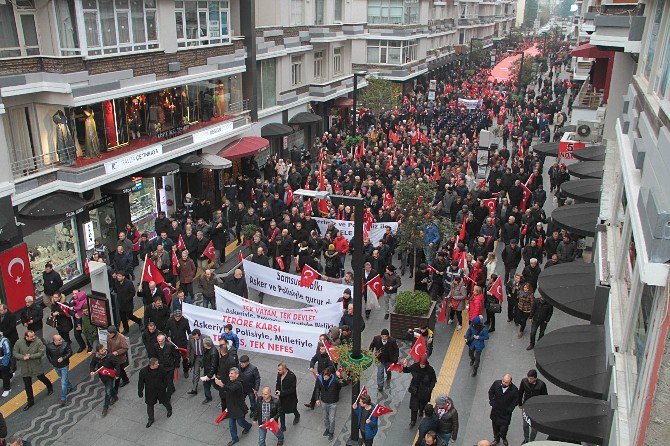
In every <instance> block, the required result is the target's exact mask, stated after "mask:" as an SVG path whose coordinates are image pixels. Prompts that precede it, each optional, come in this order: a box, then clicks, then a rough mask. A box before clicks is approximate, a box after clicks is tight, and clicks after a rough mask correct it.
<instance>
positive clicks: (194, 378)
mask: <svg viewBox="0 0 670 446" xmlns="http://www.w3.org/2000/svg"><path fill="white" fill-rule="evenodd" d="M204 351H205V347H204V346H203V345H202V334H201V333H200V330H199V329H197V328H196V329H194V330H193V331H192V332H191V335H190V336H189V338H188V345H187V347H186V362H188V367H189V368H190V369H191V390H189V391H188V392H186V393H188V394H189V395H197V394H198V383H199V382H200V371H201V370H202V355H203V353H204Z"/></svg>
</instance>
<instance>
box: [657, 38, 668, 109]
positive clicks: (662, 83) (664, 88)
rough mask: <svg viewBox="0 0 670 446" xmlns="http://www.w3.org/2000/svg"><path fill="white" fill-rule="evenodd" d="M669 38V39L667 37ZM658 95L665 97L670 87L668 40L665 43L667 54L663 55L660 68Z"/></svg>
mask: <svg viewBox="0 0 670 446" xmlns="http://www.w3.org/2000/svg"><path fill="white" fill-rule="evenodd" d="M666 40H667V39H666ZM658 78H659V85H658V95H659V96H660V97H661V98H662V99H663V98H665V97H666V96H665V95H666V93H667V92H668V89H670V43H668V42H666V44H665V55H664V56H663V62H662V64H661V66H660V69H659V70H658Z"/></svg>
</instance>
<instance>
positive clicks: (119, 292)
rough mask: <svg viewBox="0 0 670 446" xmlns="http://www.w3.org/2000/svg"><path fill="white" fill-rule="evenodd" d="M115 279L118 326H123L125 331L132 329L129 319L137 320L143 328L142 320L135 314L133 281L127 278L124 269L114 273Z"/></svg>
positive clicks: (140, 327)
mask: <svg viewBox="0 0 670 446" xmlns="http://www.w3.org/2000/svg"><path fill="white" fill-rule="evenodd" d="M112 277H113V278H114V279H115V280H114V292H115V293H116V304H117V305H118V309H119V319H120V321H119V323H118V324H117V328H123V332H124V333H126V334H127V333H128V332H129V331H130V325H128V320H131V321H133V322H135V323H136V324H137V326H138V328H139V329H140V330H142V320H141V319H140V318H139V317H137V316H135V315H134V314H133V311H134V310H135V302H134V301H135V287H134V286H133V283H132V282H131V281H130V280H128V279H127V278H126V275H125V273H124V272H123V271H117V272H116V273H114V274H113V275H112Z"/></svg>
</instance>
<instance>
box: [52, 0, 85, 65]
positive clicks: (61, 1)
mask: <svg viewBox="0 0 670 446" xmlns="http://www.w3.org/2000/svg"><path fill="white" fill-rule="evenodd" d="M53 5H54V10H55V16H56V29H58V44H59V46H60V54H61V56H75V55H78V54H80V52H81V51H80V49H79V38H78V36H77V19H76V17H77V15H76V13H75V8H74V2H71V1H68V0H54V2H53Z"/></svg>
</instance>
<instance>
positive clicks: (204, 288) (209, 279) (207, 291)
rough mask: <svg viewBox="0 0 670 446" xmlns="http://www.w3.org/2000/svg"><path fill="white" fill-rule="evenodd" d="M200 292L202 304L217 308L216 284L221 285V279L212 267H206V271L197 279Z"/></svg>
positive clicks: (206, 306)
mask: <svg viewBox="0 0 670 446" xmlns="http://www.w3.org/2000/svg"><path fill="white" fill-rule="evenodd" d="M196 281H197V283H198V286H199V287H200V292H201V293H202V299H203V302H202V305H203V306H204V307H205V308H208V307H209V308H211V309H212V310H216V297H215V295H214V286H215V285H221V280H220V279H219V278H218V277H216V274H214V273H213V272H212V270H211V269H206V270H205V273H204V274H202V275H201V276H200V277H198V278H197V279H196Z"/></svg>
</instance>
